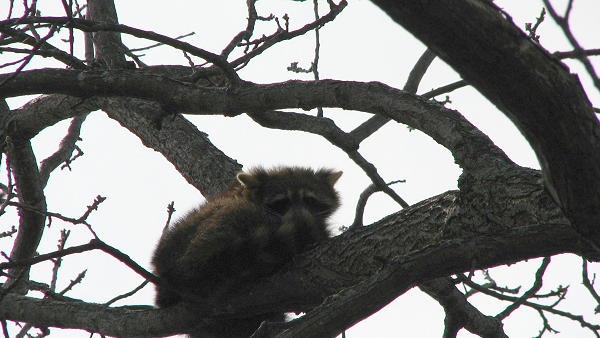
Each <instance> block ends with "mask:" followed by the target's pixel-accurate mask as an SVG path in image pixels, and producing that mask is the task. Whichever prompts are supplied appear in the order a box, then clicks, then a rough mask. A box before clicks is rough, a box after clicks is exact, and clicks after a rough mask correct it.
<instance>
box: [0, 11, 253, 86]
mask: <svg viewBox="0 0 600 338" xmlns="http://www.w3.org/2000/svg"><path fill="white" fill-rule="evenodd" d="M32 23H50V24H53V25H60V26H64V27H74V28H77V29H79V30H81V31H84V32H99V31H109V32H120V33H125V34H129V35H132V36H135V37H138V38H143V39H148V40H152V41H156V42H160V43H163V44H165V45H168V46H171V47H174V48H177V49H180V50H182V51H185V52H187V53H190V54H192V55H195V56H198V57H200V58H203V59H204V60H206V61H208V62H210V63H212V64H214V65H215V66H217V67H219V68H221V69H222V70H223V72H224V73H225V75H226V76H227V78H228V79H229V80H230V81H231V82H232V83H238V82H239V81H241V80H240V78H239V76H238V75H237V73H236V72H235V71H234V69H233V67H232V65H230V64H229V63H228V62H227V61H226V60H225V59H224V58H223V57H221V56H220V55H217V54H214V53H211V52H208V51H206V50H203V49H201V48H198V47H195V46H192V45H191V44H189V43H187V42H183V41H179V40H177V39H172V38H169V37H167V36H164V35H161V34H157V33H154V32H151V31H145V30H141V29H137V28H133V27H129V26H126V25H122V24H115V23H108V22H96V21H91V20H86V19H70V18H65V17H29V18H22V19H9V20H4V21H0V29H4V28H8V27H11V26H14V25H17V24H32Z"/></svg>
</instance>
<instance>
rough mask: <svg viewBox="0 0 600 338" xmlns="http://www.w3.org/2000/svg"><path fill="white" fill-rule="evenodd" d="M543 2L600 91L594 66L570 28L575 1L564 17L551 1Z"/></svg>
mask: <svg viewBox="0 0 600 338" xmlns="http://www.w3.org/2000/svg"><path fill="white" fill-rule="evenodd" d="M543 1H544V5H545V6H546V8H547V9H548V12H549V13H550V16H551V17H552V19H554V22H556V24H557V25H558V26H559V27H560V28H561V29H562V30H563V33H564V34H565V36H566V37H567V39H568V40H569V42H570V43H571V45H572V46H573V47H574V48H575V50H574V53H575V55H577V56H576V59H578V60H579V61H580V62H581V63H582V64H583V66H584V67H585V69H586V70H587V72H588V74H589V75H590V77H591V78H592V81H593V82H594V86H596V88H597V89H599V90H600V79H599V78H598V75H597V74H596V70H595V69H594V66H593V65H592V63H591V62H590V60H589V59H588V58H587V57H586V55H585V53H584V50H583V48H581V46H580V45H579V42H577V39H575V36H573V33H572V32H571V27H570V26H569V16H570V15H571V10H572V9H573V0H570V1H569V3H568V6H567V11H566V12H565V15H564V16H563V17H561V16H559V15H558V13H556V11H555V10H554V7H552V4H550V1H549V0H543Z"/></svg>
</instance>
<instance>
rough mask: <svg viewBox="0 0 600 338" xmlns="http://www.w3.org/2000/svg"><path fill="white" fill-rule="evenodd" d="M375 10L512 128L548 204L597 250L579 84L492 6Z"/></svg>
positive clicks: (598, 191)
mask: <svg viewBox="0 0 600 338" xmlns="http://www.w3.org/2000/svg"><path fill="white" fill-rule="evenodd" d="M373 3H375V4H376V5H378V6H379V7H380V8H381V9H382V10H384V11H385V12H386V13H387V14H388V15H389V16H390V17H391V18H392V19H393V20H394V21H396V22H397V23H398V24H400V25H402V26H403V27H404V28H405V29H406V30H408V31H409V32H411V33H412V34H413V35H414V36H415V37H417V38H418V39H420V40H421V41H422V42H423V43H424V44H425V45H427V46H428V47H429V48H431V49H433V50H434V51H435V52H436V54H437V55H439V56H440V57H441V58H442V59H443V60H444V61H445V62H446V63H448V64H449V65H450V66H451V67H452V68H454V70H456V71H457V72H458V73H459V74H460V75H461V77H462V78H463V79H464V80H466V81H467V82H468V83H469V84H471V85H472V86H474V87H475V88H476V89H477V90H478V91H480V92H481V93H482V94H483V95H484V96H485V97H486V98H487V99H488V100H490V102H492V103H494V104H495V105H496V106H498V107H499V108H500V110H501V111H502V112H504V113H505V114H506V115H507V116H508V117H509V118H510V119H511V120H512V121H513V122H514V123H515V125H516V126H517V128H519V130H520V131H521V133H523V135H524V136H525V138H527V140H528V141H529V143H530V145H531V147H532V148H533V150H534V151H535V153H536V155H537V157H538V160H539V162H540V165H541V167H542V172H543V174H544V183H545V185H546V187H547V189H548V190H549V191H550V193H551V194H552V196H553V198H554V200H555V201H556V202H557V203H559V204H560V205H561V206H562V207H563V210H564V211H565V213H566V214H567V215H568V217H569V219H570V220H571V222H572V224H573V227H574V228H575V229H577V231H579V232H580V233H581V234H582V235H583V236H584V237H586V238H589V239H590V240H593V241H594V242H595V243H596V245H597V246H600V123H598V119H597V117H596V116H595V114H594V110H593V109H592V107H591V105H590V102H589V100H588V98H587V96H586V94H585V92H584V90H583V88H582V86H581V83H580V82H579V80H578V79H577V77H576V76H574V75H572V74H570V73H569V69H568V68H567V67H565V66H564V65H563V64H562V63H561V62H560V61H559V60H558V59H557V58H556V57H555V56H552V55H551V54H549V53H548V52H547V51H545V50H544V49H543V48H541V47H540V46H539V45H538V44H536V43H534V42H533V41H531V39H530V38H529V37H528V36H527V35H525V34H524V33H523V32H522V31H521V30H520V29H519V28H518V27H516V26H515V25H514V23H513V22H512V21H511V20H508V19H507V17H506V15H505V13H504V12H503V11H502V10H501V9H500V8H498V7H497V6H496V5H495V4H494V3H493V2H491V1H479V0H453V1H447V0H430V1H428V2H427V8H426V9H425V8H424V7H423V3H422V2H420V1H392V0H373ZM490 36H493V37H494V38H493V39H490ZM582 173H585V175H582Z"/></svg>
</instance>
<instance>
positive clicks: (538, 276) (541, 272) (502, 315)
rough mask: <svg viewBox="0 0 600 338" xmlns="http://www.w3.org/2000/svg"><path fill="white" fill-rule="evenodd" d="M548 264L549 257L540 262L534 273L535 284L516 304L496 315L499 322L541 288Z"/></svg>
mask: <svg viewBox="0 0 600 338" xmlns="http://www.w3.org/2000/svg"><path fill="white" fill-rule="evenodd" d="M549 264H550V257H544V260H543V261H542V265H541V266H540V268H539V269H538V271H537V272H536V273H535V282H534V283H533V286H532V287H531V288H530V289H529V290H527V291H526V292H525V293H524V294H523V296H521V297H520V298H519V299H518V300H517V301H516V302H514V303H512V304H510V305H509V306H508V307H507V308H506V309H504V311H502V312H500V313H499V314H497V315H496V318H498V319H499V320H503V319H504V318H506V317H508V316H509V315H510V314H511V313H512V312H513V311H514V310H516V309H517V308H518V307H519V306H521V304H523V303H524V302H525V301H526V300H527V299H529V298H531V297H533V296H534V295H535V294H536V293H537V292H538V291H539V290H540V288H541V287H542V277H543V276H544V272H546V268H547V267H548V265H549Z"/></svg>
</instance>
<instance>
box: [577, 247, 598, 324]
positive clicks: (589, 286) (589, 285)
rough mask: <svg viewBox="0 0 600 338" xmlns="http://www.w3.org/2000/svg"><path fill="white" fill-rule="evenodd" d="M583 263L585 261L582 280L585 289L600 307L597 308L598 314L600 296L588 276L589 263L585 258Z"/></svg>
mask: <svg viewBox="0 0 600 338" xmlns="http://www.w3.org/2000/svg"><path fill="white" fill-rule="evenodd" d="M582 261H583V268H582V271H581V275H582V279H583V285H584V286H585V288H586V289H587V290H588V292H589V293H590V294H591V295H592V297H594V299H595V300H596V302H597V303H598V305H597V306H596V314H598V313H599V312H600V296H599V295H598V292H596V290H595V289H594V281H590V277H589V276H588V267H587V265H588V261H587V260H586V259H585V258H582ZM594 277H596V276H595V275H594ZM594 279H595V278H594Z"/></svg>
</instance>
